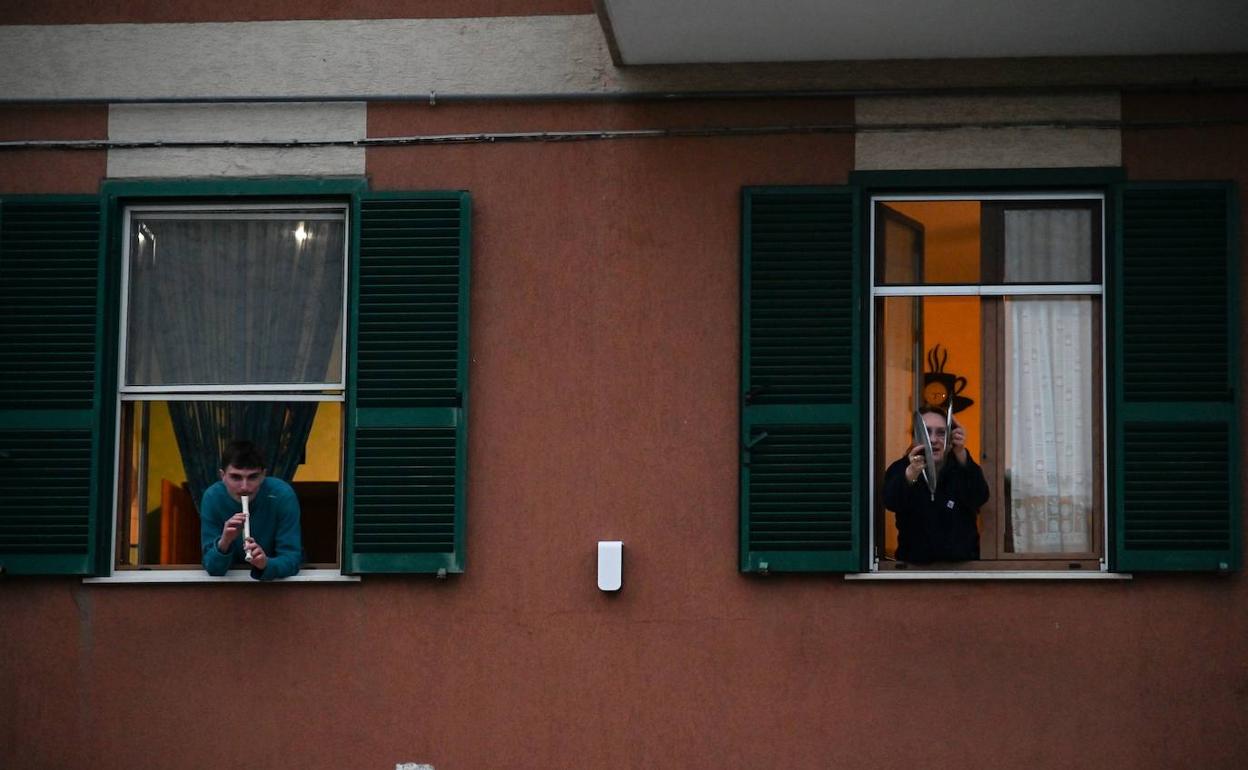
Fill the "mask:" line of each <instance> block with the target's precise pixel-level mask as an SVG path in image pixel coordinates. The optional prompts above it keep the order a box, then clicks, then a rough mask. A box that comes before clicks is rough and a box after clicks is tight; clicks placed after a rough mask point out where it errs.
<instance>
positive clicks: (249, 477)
mask: <svg viewBox="0 0 1248 770" xmlns="http://www.w3.org/2000/svg"><path fill="white" fill-rule="evenodd" d="M933 440H935V439H933ZM217 473H218V474H220V476H221V482H222V483H223V484H225V491H226V492H229V493H230V497H232V498H234V499H235V500H238V499H239V498H240V497H242V496H243V495H247V496H248V497H255V496H256V492H259V491H260V485H261V484H262V483H264V468H235V467H234V466H233V465H227V466H225V470H223V471H217Z"/></svg>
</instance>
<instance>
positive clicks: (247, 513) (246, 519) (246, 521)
mask: <svg viewBox="0 0 1248 770" xmlns="http://www.w3.org/2000/svg"><path fill="white" fill-rule="evenodd" d="M240 499H241V500H242V501H243V547H244V548H246V546H247V541H248V540H250V539H251V508H249V507H248V505H247V495H241V496H240ZM246 558H247V561H251V553H248V554H247V557H246Z"/></svg>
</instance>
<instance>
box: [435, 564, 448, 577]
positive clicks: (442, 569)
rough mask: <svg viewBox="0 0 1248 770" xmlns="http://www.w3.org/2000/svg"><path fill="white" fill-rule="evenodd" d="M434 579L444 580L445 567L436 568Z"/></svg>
mask: <svg viewBox="0 0 1248 770" xmlns="http://www.w3.org/2000/svg"><path fill="white" fill-rule="evenodd" d="M434 577H435V578H436V579H438V580H446V567H438V573H437V574H436V575H434Z"/></svg>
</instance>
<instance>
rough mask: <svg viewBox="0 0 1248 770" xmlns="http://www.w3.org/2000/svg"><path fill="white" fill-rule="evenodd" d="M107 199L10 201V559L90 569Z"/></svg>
mask: <svg viewBox="0 0 1248 770" xmlns="http://www.w3.org/2000/svg"><path fill="white" fill-rule="evenodd" d="M99 235H100V207H99V201H98V199H96V198H87V197H73V198H65V197H47V198H32V199H22V200H6V201H3V202H0V567H2V568H3V569H4V571H5V572H8V573H10V574H89V573H90V568H91V562H92V559H91V544H92V542H93V536H94V528H93V526H92V523H93V518H92V517H93V515H94V510H95V507H94V505H93V500H92V497H93V496H92V489H93V482H94V473H95V468H94V465H93V462H94V455H93V451H94V448H95V446H96V441H97V433H96V431H97V430H98V426H97V418H96V401H95V389H96V385H97V384H96V346H97V334H98V333H99V332H98V329H99V324H98V319H97V314H98V311H99V308H98V300H97V286H98V283H97V275H98V267H99Z"/></svg>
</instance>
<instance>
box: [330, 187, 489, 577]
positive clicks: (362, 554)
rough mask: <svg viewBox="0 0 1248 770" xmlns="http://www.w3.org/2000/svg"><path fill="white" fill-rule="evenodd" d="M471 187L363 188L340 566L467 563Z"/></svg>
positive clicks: (392, 568) (413, 568)
mask: <svg viewBox="0 0 1248 770" xmlns="http://www.w3.org/2000/svg"><path fill="white" fill-rule="evenodd" d="M469 242H470V241H469V198H468V196H467V194H463V193H452V194H442V195H402V194H377V195H369V196H365V197H364V199H363V200H362V202H361V206H360V248H359V256H358V265H357V266H356V270H355V276H356V280H355V285H356V287H357V289H356V301H355V305H356V315H355V319H356V320H355V326H354V334H355V336H354V340H355V344H354V345H353V346H352V359H353V371H354V377H353V388H352V391H351V394H350V402H351V412H352V415H353V424H352V427H351V429H350V430H351V434H350V441H349V444H348V459H349V471H348V472H349V474H350V478H349V483H348V489H347V505H346V517H345V518H346V524H345V526H344V530H345V531H346V552H347V566H346V571H347V572H354V573H370V572H436V571H438V570H446V571H447V572H461V571H463V563H464V555H463V525H464V478H465V445H466V438H467V432H466V425H465V421H464V418H465V409H464V396H465V394H466V388H467V378H466V373H467V344H468V340H467V332H468V326H467V319H468V307H467V301H468V276H469V272H468V248H469Z"/></svg>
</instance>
